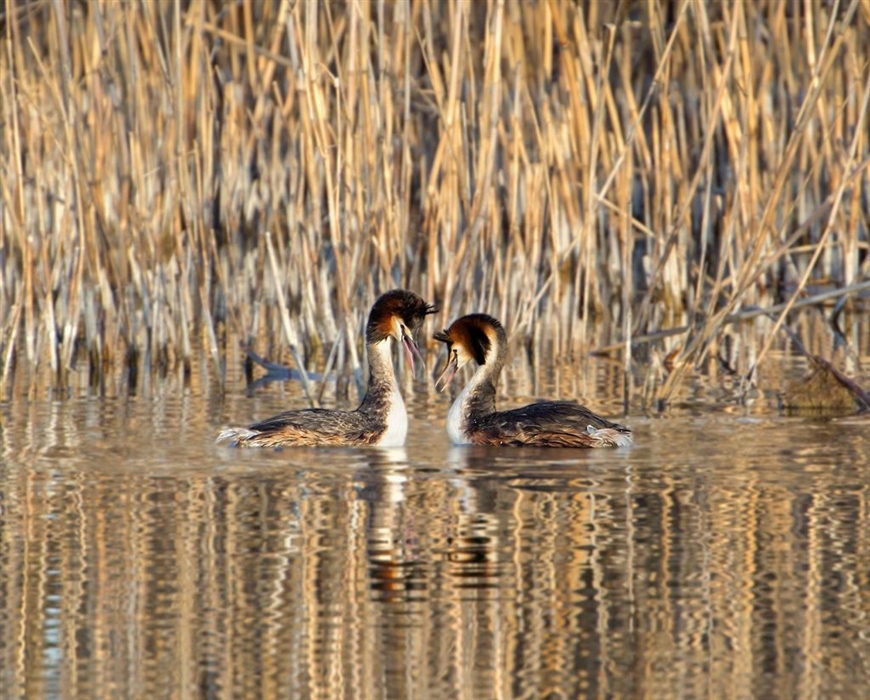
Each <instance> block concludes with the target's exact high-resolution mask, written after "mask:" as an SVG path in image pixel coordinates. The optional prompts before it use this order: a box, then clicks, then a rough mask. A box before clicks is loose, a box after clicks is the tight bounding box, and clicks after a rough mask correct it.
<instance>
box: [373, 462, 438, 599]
mask: <svg viewBox="0 0 870 700" xmlns="http://www.w3.org/2000/svg"><path fill="white" fill-rule="evenodd" d="M370 456H371V462H370V464H369V468H368V469H366V470H365V471H364V472H362V473H361V480H362V482H363V483H362V484H361V488H360V489H359V496H360V498H361V499H362V500H363V501H365V502H366V503H368V504H369V519H368V524H367V527H366V556H367V557H368V561H369V581H370V582H369V585H370V587H371V590H372V593H373V594H374V597H375V599H376V600H382V601H411V600H425V599H426V594H425V591H426V589H427V583H426V567H425V565H424V564H423V562H421V561H420V560H419V552H420V549H419V546H418V535H417V532H416V530H415V527H414V514H413V512H411V511H410V510H409V508H408V507H407V502H406V488H407V486H408V481H409V478H410V467H409V465H408V456H407V453H406V451H405V448H392V449H378V450H372V451H371V452H370Z"/></svg>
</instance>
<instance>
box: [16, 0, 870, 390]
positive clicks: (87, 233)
mask: <svg viewBox="0 0 870 700" xmlns="http://www.w3.org/2000/svg"><path fill="white" fill-rule="evenodd" d="M5 7H6V17H7V18H8V21H7V22H6V23H5V27H6V31H5V32H4V36H3V38H2V39H0V41H2V42H3V43H4V44H5V45H4V46H3V47H2V50H0V96H2V99H3V108H2V109H3V121H2V124H0V149H2V151H0V170H2V175H3V176H2V177H0V195H2V197H3V203H2V205H0V259H2V261H3V268H2V270H0V276H2V279H0V310H3V312H4V313H5V314H9V313H11V309H12V307H13V306H14V304H16V303H20V304H21V306H20V307H16V308H17V309H19V310H18V312H17V313H18V318H19V323H20V327H16V328H15V329H14V331H13V329H12V328H11V327H10V326H9V324H8V323H7V324H6V326H4V328H5V330H4V334H5V337H4V338H3V340H4V341H7V345H5V346H4V353H6V351H7V350H9V348H12V349H11V350H9V352H11V353H12V354H11V355H8V357H9V358H10V364H9V365H8V366H9V367H12V366H14V362H12V359H13V358H14V356H15V354H16V353H20V354H21V356H22V357H23V358H24V359H25V364H27V365H28V366H29V367H31V368H34V369H35V370H36V372H37V373H38V372H39V371H40V368H42V367H46V368H51V371H50V374H51V375H52V379H51V380H50V382H49V383H60V384H63V383H67V384H69V385H71V384H72V383H73V382H74V379H73V378H72V376H71V375H70V374H69V373H70V368H71V367H73V366H78V365H76V357H75V354H76V352H77V349H78V348H79V347H82V346H83V347H85V348H88V352H91V351H92V350H91V349H93V352H94V353H95V354H96V355H101V356H102V357H101V358H98V357H96V356H95V357H94V358H93V359H92V361H91V362H90V364H91V366H97V365H100V366H104V365H105V366H108V365H106V363H109V364H111V362H112V358H114V357H117V356H118V351H117V347H118V345H119V344H120V342H121V341H122V342H123V343H124V344H126V347H127V349H128V351H129V352H130V353H132V354H134V355H135V353H137V352H138V353H143V357H145V358H146V359H147V361H149V362H152V361H153V362H159V363H168V364H172V363H174V362H181V363H182V364H183V365H186V366H187V367H189V365H190V358H191V356H192V355H193V354H194V353H195V346H196V345H198V344H205V345H207V346H208V348H209V354H210V356H211V359H212V365H213V366H214V367H215V368H216V373H217V375H218V376H219V378H220V377H222V376H223V357H224V355H225V352H226V340H225V334H227V333H228V334H229V335H231V336H232V335H242V336H248V334H250V335H251V337H257V338H266V339H267V343H272V344H274V343H275V341H276V338H277V337H280V336H278V335H277V334H274V333H272V334H269V333H264V331H267V330H272V329H275V328H278V327H279V326H281V325H283V323H284V320H285V318H286V316H287V315H292V317H293V323H294V326H295V330H296V333H297V335H298V342H299V352H300V353H304V354H305V355H306V356H307V357H308V358H309V359H310V358H311V357H313V356H315V357H318V358H319V359H318V360H317V361H326V362H334V363H336V371H337V372H338V373H339V374H340V375H343V376H344V378H345V379H346V378H347V377H348V376H356V377H359V376H360V374H361V372H360V368H361V364H360V361H359V356H360V353H361V344H360V340H359V335H360V334H359V330H360V325H361V318H362V316H363V314H364V313H365V310H366V309H367V308H368V306H369V305H370V304H371V301H372V299H373V297H374V296H376V294H377V293H378V292H380V291H383V290H384V289H386V288H388V287H393V286H404V287H410V288H413V289H416V290H417V291H420V292H422V293H424V295H425V296H427V297H428V298H429V299H430V300H432V301H435V302H437V303H438V305H439V306H440V308H441V309H442V311H441V314H440V317H439V319H438V321H440V322H442V323H447V322H449V321H450V320H452V319H453V318H455V317H456V316H458V315H461V314H462V313H467V312H469V311H478V310H484V311H491V312H493V313H495V314H496V315H498V316H499V317H500V318H502V320H503V321H505V323H506V324H507V325H508V330H509V332H510V334H511V336H512V337H513V338H517V337H520V338H524V337H528V338H530V340H531V342H532V343H534V344H540V343H541V342H542V339H544V338H552V339H553V348H554V350H555V351H556V352H558V353H560V354H563V355H568V354H576V353H577V352H578V351H584V350H585V349H586V348H587V347H588V346H589V345H590V344H592V342H593V341H592V338H593V336H594V335H596V334H595V329H596V327H597V326H598V325H601V324H605V326H607V327H610V328H612V329H613V332H612V335H613V336H614V337H613V338H611V337H609V336H608V337H607V338H606V341H608V342H609V341H611V340H614V339H618V340H619V346H620V347H621V348H623V352H625V356H624V357H623V358H622V364H623V367H629V366H630V364H631V360H632V357H631V354H630V348H631V345H632V343H633V341H634V340H636V339H637V338H641V337H648V336H654V337H656V334H659V333H662V332H663V331H667V329H668V328H669V327H673V326H677V327H686V328H691V329H692V330H691V332H690V333H689V335H688V337H686V338H685V340H684V341H683V342H682V344H681V345H680V355H679V358H678V363H677V371H675V372H672V373H671V375H670V376H669V377H668V379H667V380H666V384H665V385H664V386H661V387H659V388H658V389H657V391H656V395H657V396H658V397H659V398H661V399H663V400H664V399H667V397H668V396H669V395H670V394H671V393H672V392H673V391H674V390H676V389H677V387H679V386H680V385H681V384H682V381H683V377H684V376H685V372H686V371H688V369H689V368H691V367H692V366H698V365H700V364H702V363H703V362H704V358H705V357H706V355H707V353H708V350H709V348H710V347H712V345H713V344H715V343H716V339H717V337H718V336H719V334H720V332H721V331H722V329H723V328H724V327H725V326H726V320H725V319H727V318H729V317H730V315H731V314H733V313H735V312H737V313H739V308H740V307H741V306H744V307H745V306H746V305H749V304H759V305H762V304H766V305H768V306H771V305H774V304H775V302H778V301H780V300H782V299H786V298H788V297H789V296H790V295H793V294H794V292H795V290H796V289H799V288H800V287H802V286H804V287H805V286H806V285H808V284H809V283H810V282H811V280H812V277H813V275H816V276H817V277H819V278H822V277H824V278H826V279H828V280H831V281H832V282H835V283H838V284H841V285H851V284H860V283H861V280H862V275H865V274H866V272H867V268H868V264H867V263H866V262H863V263H862V260H861V259H862V256H866V250H867V230H868V217H867V213H866V207H864V206H863V203H864V201H865V200H866V197H867V180H866V176H865V175H863V174H862V173H861V172H860V167H861V165H860V164H861V163H865V162H866V161H867V158H868V151H867V149H868V144H867V139H866V136H865V135H864V134H863V131H865V130H862V129H861V128H860V125H861V123H862V119H864V116H863V114H864V107H863V103H862V100H861V98H859V97H858V95H860V87H859V86H860V85H861V84H862V83H863V80H864V76H865V74H866V70H865V68H866V65H867V60H868V51H870V50H868V48H867V47H868V46H870V29H868V26H867V22H866V20H867V18H868V10H867V9H866V8H864V6H863V5H862V4H861V3H860V0H850V2H849V3H847V4H846V5H845V6H843V7H839V6H837V7H828V6H826V5H821V4H818V5H817V4H813V3H804V4H800V5H789V4H787V3H776V2H761V3H757V4H752V5H749V4H737V5H735V4H733V3H729V2H726V1H725V0H722V1H721V2H710V3H691V2H688V1H686V0H675V1H673V2H670V1H668V0H661V1H659V2H649V3H623V4H622V5H620V6H619V8H617V7H616V6H613V7H611V6H609V5H606V4H600V5H599V4H591V5H586V6H577V5H576V4H574V3H570V2H562V1H560V0H548V2H546V3H524V2H519V1H518V0H489V1H488V2H487V3H486V4H485V5H484V4H482V3H471V2H459V1H457V2H453V3H435V2H430V1H423V0H420V1H415V2H398V3H387V2H384V0H376V2H374V3H364V2H357V1H354V2H350V3H347V4H344V5H334V4H322V3H321V4H318V3H293V2H290V0H274V1H267V2H262V3H243V4H241V5H232V6H224V5H220V6H219V5H218V4H217V3H212V2H210V1H206V2H201V3H193V4H191V5H189V6H188V7H186V8H185V7H183V6H182V4H181V3H171V4H152V3H145V4H132V3H127V4H122V5H119V4H115V3H108V4H103V5H100V4H96V5H88V6H87V7H86V8H77V6H64V5H63V4H62V3H59V2H57V0H53V2H52V3H49V4H48V5H46V6H44V8H43V10H42V11H35V12H30V11H25V10H24V9H23V8H21V7H18V6H16V5H15V3H12V2H11V0H7V2H6V3H5ZM757 36H763V37H766V39H765V40H764V41H754V40H753V39H752V38H753V37H757ZM856 134H858V136H855V135H856ZM847 140H848V141H850V142H851V144H850V148H852V149H853V150H854V159H852V160H851V161H849V159H848V154H847V153H846V152H845V151H846V150H847V149H845V148H843V147H840V146H839V145H838V144H839V143H840V142H846V141H847ZM847 162H850V165H849V166H848V167H846V163H847ZM852 166H855V167H854V168H853V167H852ZM850 190H851V192H850ZM850 194H851V196H850ZM265 230H270V231H273V235H272V240H271V244H272V248H273V251H272V254H273V255H274V264H273V262H272V261H268V260H267V258H269V256H270V253H269V250H268V247H267V245H266V243H265V241H264V237H263V236H262V235H261V233H262V232H263V231H265ZM826 232H827V233H826ZM34 265H35V266H36V267H34ZM267 266H268V267H269V269H270V271H271V272H269V273H267V272H266V268H267ZM275 270H277V271H279V273H280V276H281V277H280V279H278V278H277V277H276V276H275ZM632 293H633V298H632ZM281 295H286V299H285V304H286V306H285V308H284V309H283V310H282V309H281V308H280V305H279V304H278V299H279V297H280V296H281ZM13 299H14V300H15V301H13ZM276 305H277V306H276ZM699 314H703V316H702V317H701V318H698V315H699ZM7 317H9V316H7ZM617 336H618V338H617ZM768 337H769V336H768ZM9 339H11V340H9ZM82 341H84V342H82ZM746 341H747V342H746V351H745V355H743V356H742V358H743V359H742V360H741V362H745V360H746V357H749V356H750V355H753V354H754V355H753V357H752V361H754V362H759V361H762V360H763V359H764V357H765V355H766V353H767V352H768V351H767V350H766V349H765V348H762V351H761V352H760V353H758V352H756V350H757V348H755V347H754V341H752V339H751V338H748V337H747V338H746ZM8 342H11V345H8ZM598 342H599V343H600V341H598ZM665 342H667V343H671V342H673V341H672V340H669V341H665ZM327 346H329V348H330V350H329V352H328V353H327V352H326V351H325V348H326V347H327ZM672 347H674V346H668V347H657V348H656V349H655V352H659V351H662V352H665V351H668V350H670V349H671V348H672ZM277 349H278V348H277V347H269V348H267V350H269V351H273V352H274V351H277ZM321 351H322V353H321ZM317 353H321V354H322V356H321V355H318V354H317ZM345 358H346V359H347V363H346V365H345ZM680 368H682V369H680ZM145 377H146V375H145V374H143V375H142V378H143V381H144V379H145ZM40 381H43V380H40ZM40 386H42V384H40ZM628 389H630V387H627V390H628ZM321 391H322V387H321Z"/></svg>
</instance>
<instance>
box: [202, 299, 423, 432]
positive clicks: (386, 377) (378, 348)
mask: <svg viewBox="0 0 870 700" xmlns="http://www.w3.org/2000/svg"><path fill="white" fill-rule="evenodd" d="M434 311H435V309H434V308H433V307H432V306H431V305H430V304H427V303H426V302H425V301H423V300H422V299H421V298H420V297H418V296H417V295H416V294H414V293H413V292H407V291H404V290H393V291H391V292H387V293H385V294H383V295H381V296H380V297H379V298H378V300H377V301H376V302H375V303H374V305H373V306H372V310H371V311H370V312H369V320H368V324H367V325H366V350H367V351H368V357H369V388H368V391H367V392H366V395H365V397H364V398H363V400H362V403H361V404H360V405H359V408H357V409H356V410H354V411H339V410H330V409H324V408H307V409H299V410H295V411H285V412H284V413H279V414H278V415H277V416H273V417H272V418H269V419H267V420H264V421H262V422H260V423H257V424H256V425H252V426H251V427H250V428H229V429H227V430H224V431H223V432H222V433H221V434H220V435H219V436H218V439H217V441H218V442H228V443H230V444H232V445H238V446H239V447H285V446H287V447H289V446H299V447H315V446H321V445H324V446H325V445H347V446H363V445H379V446H381V447H397V446H400V445H404V444H405V438H406V436H407V434H408V414H407V412H406V411H405V402H404V401H403V400H402V394H401V393H400V392H399V384H398V382H397V381H396V376H395V374H394V373H393V354H392V351H391V350H390V338H395V339H396V340H397V341H399V343H400V344H401V345H402V346H403V347H404V349H405V355H406V358H407V361H408V364H409V365H410V366H411V370H412V371H413V369H414V355H415V354H416V355H417V357H420V351H419V350H418V349H417V343H416V341H415V340H414V336H415V334H416V331H417V329H418V328H419V327H420V326H421V325H422V324H423V319H424V318H425V317H426V314H431V313H434Z"/></svg>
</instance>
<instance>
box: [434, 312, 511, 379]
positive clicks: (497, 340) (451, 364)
mask: <svg viewBox="0 0 870 700" xmlns="http://www.w3.org/2000/svg"><path fill="white" fill-rule="evenodd" d="M434 337H435V340H440V341H441V342H442V343H446V344H447V367H445V368H444V371H443V372H442V373H441V376H440V377H438V381H437V382H435V386H436V387H437V386H438V385H439V384H441V391H444V389H446V388H447V386H448V385H449V384H450V381H451V380H452V379H453V376H454V375H455V374H456V373H457V372H458V371H459V370H460V369H461V368H462V367H463V366H464V365H465V364H466V363H467V362H468V361H469V360H474V361H475V362H477V364H478V365H485V364H486V363H487V362H492V361H493V360H495V359H496V357H498V355H499V353H500V352H503V349H504V347H505V345H506V342H507V335H506V334H505V331H504V328H503V327H502V325H501V323H499V322H498V321H497V320H496V319H494V318H493V317H492V316H488V315H487V314H469V315H468V316H463V317H462V318H458V319H456V320H455V321H454V322H453V324H452V325H451V326H450V328H447V329H446V330H444V331H440V332H438V333H436V334H435V336H434Z"/></svg>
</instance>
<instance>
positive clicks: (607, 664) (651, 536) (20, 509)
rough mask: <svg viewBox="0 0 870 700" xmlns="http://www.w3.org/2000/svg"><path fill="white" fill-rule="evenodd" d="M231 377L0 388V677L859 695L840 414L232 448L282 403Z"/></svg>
mask: <svg viewBox="0 0 870 700" xmlns="http://www.w3.org/2000/svg"><path fill="white" fill-rule="evenodd" d="M235 387H236V389H235V390H233V389H231V390H230V395H229V397H228V398H227V399H226V400H220V399H218V398H214V397H211V396H210V395H208V392H197V391H193V390H187V391H182V390H177V389H170V390H167V391H165V392H162V393H161V391H159V389H158V388H154V389H153V390H152V391H151V392H149V394H148V395H141V396H139V397H127V398H89V397H87V396H82V397H78V398H70V399H67V400H63V401H55V402H51V401H47V400H46V401H32V402H28V401H26V400H24V399H21V400H16V401H13V402H10V403H7V404H5V405H3V406H2V407H0V419H2V464H0V489H2V490H0V696H2V697H4V698H6V697H16V696H17V697H105V698H117V697H148V698H157V697H231V696H232V697H245V698H266V697H269V698H272V697H276V698H280V697H285V698H315V697H316V698H424V699H433V700H434V699H438V698H530V699H538V698H576V697H583V696H586V697H614V698H627V697H650V698H669V697H681V698H721V697H734V698H777V697H778V698H836V697H841V698H858V697H866V692H867V690H866V689H867V687H868V682H870V566H868V562H870V498H868V485H870V420H868V419H867V418H844V419H837V420H826V419H818V418H815V419H813V418H785V417H780V416H779V415H778V414H777V413H776V412H775V411H773V410H765V411H753V412H749V411H746V410H743V409H739V410H738V409H734V408H731V409H727V408H723V407H721V406H720V407H716V406H710V407H709V408H707V409H705V410H694V411H688V410H683V411H673V412H671V413H669V414H667V415H666V416H663V417H643V416H639V415H632V416H630V417H629V418H628V420H627V422H628V423H630V424H631V426H632V427H633V428H634V429H635V439H636V443H637V445H636V446H635V447H633V448H630V449H622V450H598V451H570V450H565V451H560V450H551V451H546V450H526V449H514V450H510V449H490V448H486V449H478V448H467V449H466V448H462V449H458V448H452V447H450V446H449V444H448V440H447V436H446V433H445V432H444V418H443V417H444V415H445V414H446V408H447V398H446V397H443V396H437V397H431V396H428V395H426V394H422V395H415V398H414V399H413V404H412V413H413V418H414V420H413V421H412V430H411V436H410V439H409V443H408V445H407V447H406V448H403V449H391V450H377V449H363V450H340V449H328V450H310V449H309V450H304V449H303V450H284V451H245V450H234V449H229V448H224V447H219V446H215V445H214V444H213V438H214V436H215V434H216V432H217V430H218V429H219V428H220V427H222V426H224V425H226V424H227V423H246V422H249V421H250V420H251V419H254V418H262V417H265V416H267V415H269V414H270V413H272V412H275V411H277V410H279V409H280V408H282V407H284V406H285V405H287V404H290V405H294V404H295V405H302V400H301V399H300V398H299V397H298V395H296V394H295V393H294V391H295V390H294V389H293V387H292V386H289V385H288V387H283V388H282V387H278V386H274V385H273V386H270V387H267V388H265V389H264V390H262V391H261V392H260V393H258V395H257V396H256V397H255V398H246V397H245V396H244V392H243V391H242V389H241V388H240V385H239V384H238V383H236V384H235ZM283 392H288V395H284V394H283ZM608 408H611V409H612V406H610V407H608Z"/></svg>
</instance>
